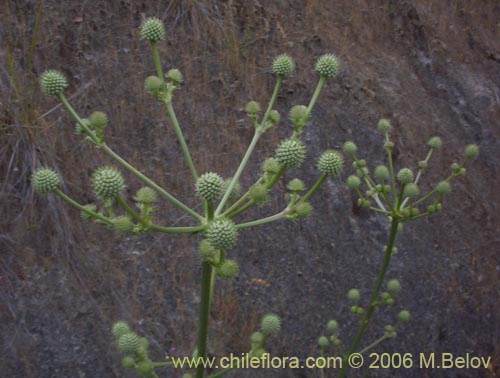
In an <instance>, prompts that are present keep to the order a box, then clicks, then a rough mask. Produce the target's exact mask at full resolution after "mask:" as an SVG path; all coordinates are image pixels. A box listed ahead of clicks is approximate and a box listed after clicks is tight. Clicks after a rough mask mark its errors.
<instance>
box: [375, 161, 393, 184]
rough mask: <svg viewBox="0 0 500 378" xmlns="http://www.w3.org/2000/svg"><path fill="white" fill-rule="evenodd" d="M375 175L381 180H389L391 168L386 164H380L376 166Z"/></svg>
mask: <svg viewBox="0 0 500 378" xmlns="http://www.w3.org/2000/svg"><path fill="white" fill-rule="evenodd" d="M374 173H375V177H376V178H377V179H378V180H379V181H384V180H387V178H388V177H389V170H388V169H387V167H386V166H385V165H379V166H377V167H376V168H375V172H374Z"/></svg>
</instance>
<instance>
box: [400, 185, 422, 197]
mask: <svg viewBox="0 0 500 378" xmlns="http://www.w3.org/2000/svg"><path fill="white" fill-rule="evenodd" d="M419 194H420V189H419V188H418V185H417V184H413V183H409V184H406V185H405V190H404V195H405V196H406V197H409V198H415V197H416V196H418V195H419Z"/></svg>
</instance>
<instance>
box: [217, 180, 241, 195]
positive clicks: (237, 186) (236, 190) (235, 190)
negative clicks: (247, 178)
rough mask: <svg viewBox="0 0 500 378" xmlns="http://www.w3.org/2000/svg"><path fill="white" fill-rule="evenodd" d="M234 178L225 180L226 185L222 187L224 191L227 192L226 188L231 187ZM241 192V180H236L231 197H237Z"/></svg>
mask: <svg viewBox="0 0 500 378" xmlns="http://www.w3.org/2000/svg"><path fill="white" fill-rule="evenodd" d="M232 180H233V179H231V178H228V179H225V180H224V186H223V188H222V193H225V192H226V190H227V189H228V188H229V185H231V181H232ZM240 194H241V184H240V183H239V181H236V183H235V184H234V186H233V190H231V193H230V194H229V198H230V199H233V198H236V197H238V196H239V195H240Z"/></svg>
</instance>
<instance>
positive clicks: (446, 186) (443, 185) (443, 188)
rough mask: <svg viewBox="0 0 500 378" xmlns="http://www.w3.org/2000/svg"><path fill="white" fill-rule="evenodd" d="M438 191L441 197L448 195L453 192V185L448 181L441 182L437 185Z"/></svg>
mask: <svg viewBox="0 0 500 378" xmlns="http://www.w3.org/2000/svg"><path fill="white" fill-rule="evenodd" d="M436 191H437V192H438V193H439V194H441V195H445V194H448V193H449V192H451V184H450V183H449V182H448V181H441V182H440V183H439V184H437V186H436Z"/></svg>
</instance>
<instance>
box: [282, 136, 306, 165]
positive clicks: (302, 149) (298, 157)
mask: <svg viewBox="0 0 500 378" xmlns="http://www.w3.org/2000/svg"><path fill="white" fill-rule="evenodd" d="M306 153H307V149H306V146H305V144H304V143H302V142H301V141H300V140H296V139H285V140H283V141H281V143H280V144H279V145H278V148H277V149H276V153H275V156H276V160H278V163H279V164H280V165H281V166H282V167H285V168H298V167H300V166H301V165H302V163H303V162H304V160H305V158H306Z"/></svg>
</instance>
